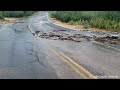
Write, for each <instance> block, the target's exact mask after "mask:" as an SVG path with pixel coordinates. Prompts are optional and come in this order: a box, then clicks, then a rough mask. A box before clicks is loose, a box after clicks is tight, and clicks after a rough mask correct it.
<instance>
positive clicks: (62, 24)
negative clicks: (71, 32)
mask: <svg viewBox="0 0 120 90" xmlns="http://www.w3.org/2000/svg"><path fill="white" fill-rule="evenodd" d="M49 20H50V21H51V22H52V23H54V24H58V25H60V26H64V27H69V28H73V29H76V30H81V31H82V30H88V29H85V28H84V27H83V26H82V25H70V24H69V23H64V22H61V21H59V20H57V19H55V18H49ZM89 30H90V31H100V32H110V31H107V30H105V29H98V28H89Z"/></svg>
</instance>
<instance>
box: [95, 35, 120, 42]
mask: <svg viewBox="0 0 120 90" xmlns="http://www.w3.org/2000/svg"><path fill="white" fill-rule="evenodd" d="M93 38H94V40H95V41H98V42H102V43H108V44H120V39H119V37H117V36H105V37H96V36H94V37H93Z"/></svg>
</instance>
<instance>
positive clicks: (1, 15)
mask: <svg viewBox="0 0 120 90" xmlns="http://www.w3.org/2000/svg"><path fill="white" fill-rule="evenodd" d="M0 19H4V16H3V13H2V12H1V11H0Z"/></svg>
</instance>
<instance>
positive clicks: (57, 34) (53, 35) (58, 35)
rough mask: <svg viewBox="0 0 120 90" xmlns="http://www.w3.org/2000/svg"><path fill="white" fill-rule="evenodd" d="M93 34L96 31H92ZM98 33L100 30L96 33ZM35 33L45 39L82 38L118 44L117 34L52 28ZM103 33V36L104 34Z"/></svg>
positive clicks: (119, 41) (78, 40) (77, 39)
mask: <svg viewBox="0 0 120 90" xmlns="http://www.w3.org/2000/svg"><path fill="white" fill-rule="evenodd" d="M92 33H93V34H95V33H98V32H92ZM98 34H99V35H100V32H99V33H98ZM35 35H37V36H38V37H40V38H45V39H52V40H70V41H74V42H81V41H82V40H83V39H85V40H87V41H91V40H94V41H98V42H101V43H108V44H120V38H119V37H118V36H111V35H105V34H101V36H102V35H103V36H102V37H101V36H98V35H97V34H95V35H91V36H90V35H85V34H82V33H76V32H75V31H72V32H70V31H67V30H53V31H50V32H49V31H47V32H45V31H35ZM104 35H105V36H104Z"/></svg>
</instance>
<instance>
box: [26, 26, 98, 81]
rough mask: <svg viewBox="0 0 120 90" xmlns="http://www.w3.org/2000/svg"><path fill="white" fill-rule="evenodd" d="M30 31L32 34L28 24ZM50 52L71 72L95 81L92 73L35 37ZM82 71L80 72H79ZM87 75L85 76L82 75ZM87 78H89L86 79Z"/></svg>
mask: <svg viewBox="0 0 120 90" xmlns="http://www.w3.org/2000/svg"><path fill="white" fill-rule="evenodd" d="M28 27H29V29H30V31H31V32H32V33H33V31H32V29H31V27H30V24H29V25H28ZM37 38H38V39H39V40H40V41H41V42H42V43H43V44H44V45H45V46H46V47H47V48H48V49H49V50H50V51H52V52H53V53H54V54H55V55H57V56H58V57H59V58H60V59H61V60H63V61H64V62H66V63H67V64H68V65H69V66H71V68H72V69H73V70H75V71H76V72H77V73H78V74H79V75H80V76H81V77H82V78H84V79H89V78H90V77H94V79H97V78H96V77H95V76H94V75H93V74H92V73H90V72H89V71H88V70H86V69H85V68H83V67H82V66H80V65H79V64H77V63H76V62H75V61H74V60H72V59H71V58H69V57H68V56H66V55H65V54H64V53H62V52H58V53H57V52H56V51H55V50H54V49H52V48H51V47H50V46H49V45H47V44H46V43H45V42H43V41H42V40H41V39H40V38H39V37H37ZM80 70H82V72H81V71H80ZM83 72H84V73H85V74H87V76H86V75H85V74H84V73H83ZM88 76H89V77H88Z"/></svg>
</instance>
